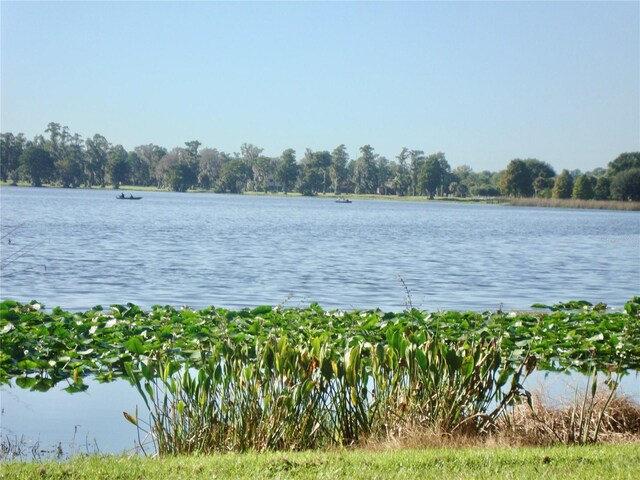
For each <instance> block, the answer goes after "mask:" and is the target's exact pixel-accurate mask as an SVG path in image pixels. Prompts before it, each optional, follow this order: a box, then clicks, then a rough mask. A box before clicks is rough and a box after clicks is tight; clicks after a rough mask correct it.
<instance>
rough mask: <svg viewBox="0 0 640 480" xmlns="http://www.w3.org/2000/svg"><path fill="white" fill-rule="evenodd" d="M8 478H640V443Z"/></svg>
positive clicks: (30, 467) (235, 460)
mask: <svg viewBox="0 0 640 480" xmlns="http://www.w3.org/2000/svg"><path fill="white" fill-rule="evenodd" d="M0 471H1V473H0V478H3V479H5V478H6V479H25V480H26V479H33V478H47V479H58V478H59V479H62V478H65V479H68V478H73V479H92V480H93V479H153V480H158V479H163V478H171V479H188V480H197V479H205V478H206V479H212V478H217V479H252V480H256V479H260V478H278V479H285V478H295V479H298V478H300V479H339V478H344V479H367V480H373V479H386V478H390V479H410V480H418V479H420V480H423V479H430V478H433V479H442V478H446V479H471V478H477V479H481V478H482V479H492V480H495V479H502V478H509V479H515V478H521V479H527V480H529V479H542V478H558V479H572V478H575V479H581V480H582V479H589V478H598V479H605V478H606V479H607V480H612V479H622V478H629V479H636V478H640V444H631V445H609V446H586V447H549V448H541V447H536V448H497V447H495V448H462V449H451V448H448V449H437V448H436V449H423V450H410V449H404V450H384V451H367V450H352V451H308V452H301V453H248V454H227V455H215V456H207V457H204V456H202V457H198V456H195V457H163V458H158V459H151V458H142V457H133V458H128V457H124V456H120V457H99V456H96V457H76V458H74V459H72V460H70V461H68V462H57V461H47V462H42V463H41V462H8V463H4V464H1V465H0Z"/></svg>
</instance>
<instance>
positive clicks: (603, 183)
mask: <svg viewBox="0 0 640 480" xmlns="http://www.w3.org/2000/svg"><path fill="white" fill-rule="evenodd" d="M610 188H611V181H610V180H609V177H605V176H604V175H603V176H602V177H598V179H597V180H596V186H595V188H594V192H593V198H595V199H596V200H609V198H610V196H611V193H610Z"/></svg>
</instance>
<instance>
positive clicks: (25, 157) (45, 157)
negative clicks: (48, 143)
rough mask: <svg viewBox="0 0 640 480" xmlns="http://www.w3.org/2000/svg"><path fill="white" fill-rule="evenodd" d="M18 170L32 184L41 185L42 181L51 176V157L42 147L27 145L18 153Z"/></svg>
mask: <svg viewBox="0 0 640 480" xmlns="http://www.w3.org/2000/svg"><path fill="white" fill-rule="evenodd" d="M20 170H21V172H22V175H23V176H24V177H26V178H27V179H29V180H30V181H31V185H32V186H34V187H41V186H42V183H43V182H47V181H50V180H51V179H52V178H53V175H54V172H55V165H54V162H53V157H52V156H51V154H50V153H49V152H48V151H47V150H45V149H44V148H42V147H36V146H30V147H27V148H26V149H25V150H24V151H23V152H22V155H20Z"/></svg>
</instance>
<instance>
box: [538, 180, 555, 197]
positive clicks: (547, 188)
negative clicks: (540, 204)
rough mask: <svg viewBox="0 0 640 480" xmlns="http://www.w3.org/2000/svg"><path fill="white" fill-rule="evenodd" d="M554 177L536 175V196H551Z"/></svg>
mask: <svg viewBox="0 0 640 480" xmlns="http://www.w3.org/2000/svg"><path fill="white" fill-rule="evenodd" d="M553 183H554V182H553V178H546V177H536V179H535V180H534V181H533V191H534V194H535V196H536V197H543V198H549V197H551V189H552V188H553Z"/></svg>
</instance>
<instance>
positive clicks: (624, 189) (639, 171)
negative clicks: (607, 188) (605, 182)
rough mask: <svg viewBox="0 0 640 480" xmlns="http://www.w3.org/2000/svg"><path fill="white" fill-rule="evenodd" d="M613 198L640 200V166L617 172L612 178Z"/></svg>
mask: <svg viewBox="0 0 640 480" xmlns="http://www.w3.org/2000/svg"><path fill="white" fill-rule="evenodd" d="M611 198H613V199H614V200H631V201H634V202H637V201H640V168H630V169H628V170H622V171H621V172H619V173H617V174H616V176H615V177H613V180H611Z"/></svg>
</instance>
